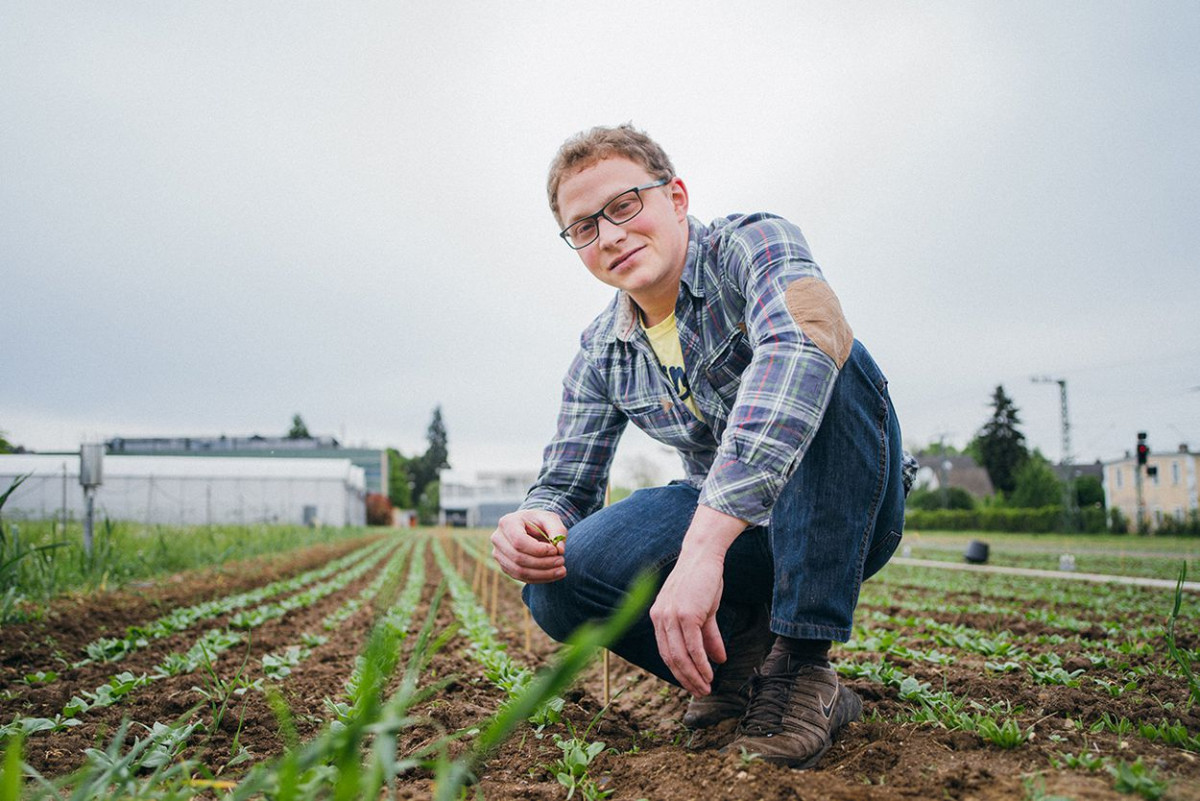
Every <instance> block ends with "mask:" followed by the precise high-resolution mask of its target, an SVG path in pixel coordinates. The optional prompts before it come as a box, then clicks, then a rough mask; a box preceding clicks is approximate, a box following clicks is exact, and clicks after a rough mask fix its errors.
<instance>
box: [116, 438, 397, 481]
mask: <svg viewBox="0 0 1200 801" xmlns="http://www.w3.org/2000/svg"><path fill="white" fill-rule="evenodd" d="M104 446H105V451H106V452H107V453H109V454H110V455H113V456H117V455H130V456H132V455H140V456H203V457H212V456H225V457H236V458H246V457H258V458H272V459H275V458H284V459H349V460H350V462H351V463H353V464H355V465H357V466H359V467H361V468H362V469H363V475H364V477H365V481H366V487H367V492H378V493H380V494H382V495H387V493H388V460H387V451H385V450H381V449H378V448H344V447H342V446H341V444H340V443H338V441H337V440H336V439H334V438H333V437H262V436H257V435H255V436H252V437H113V438H112V439H110V440H108V441H107V442H105V443H104Z"/></svg>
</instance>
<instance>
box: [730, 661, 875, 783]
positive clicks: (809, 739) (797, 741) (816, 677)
mask: <svg viewBox="0 0 1200 801" xmlns="http://www.w3.org/2000/svg"><path fill="white" fill-rule="evenodd" d="M780 661H781V662H782V664H779V663H776V664H775V665H772V666H771V669H770V670H769V671H766V672H762V673H759V674H758V675H756V676H754V678H753V680H752V681H751V690H750V706H749V708H748V709H747V710H746V716H745V717H744V718H743V719H742V722H741V723H740V724H739V725H738V730H737V735H736V736H735V737H734V739H733V742H731V743H730V744H729V745H727V746H725V748H722V749H721V751H722V752H723V753H724V752H727V751H731V752H738V751H741V749H745V750H746V752H747V753H752V754H758V755H759V756H760V757H762V758H763V759H764V760H766V761H767V762H777V763H780V764H783V765H790V766H791V767H793V768H810V767H812V766H813V765H815V764H816V763H817V760H819V759H820V758H821V756H822V755H823V754H824V753H825V752H826V751H828V750H829V746H830V745H831V744H832V743H833V738H834V737H835V736H837V733H838V732H839V731H840V730H841V729H842V727H843V726H845V725H846V724H847V723H850V722H851V721H855V720H860V719H861V718H862V699H861V698H859V697H858V695H857V694H855V692H854V691H853V690H851V689H850V688H848V687H846V686H844V685H842V684H841V683H840V682H839V681H838V677H837V673H836V672H835V671H834V670H833V669H832V668H827V667H817V666H815V665H801V666H799V667H797V668H795V669H791V663H790V662H789V661H788V660H787V659H786V658H784V659H782V660H780Z"/></svg>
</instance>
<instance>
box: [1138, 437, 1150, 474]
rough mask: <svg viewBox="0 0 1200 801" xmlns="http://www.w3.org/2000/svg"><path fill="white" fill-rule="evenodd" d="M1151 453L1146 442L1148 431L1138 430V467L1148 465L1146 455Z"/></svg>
mask: <svg viewBox="0 0 1200 801" xmlns="http://www.w3.org/2000/svg"><path fill="white" fill-rule="evenodd" d="M1149 455H1150V446H1149V445H1147V444H1146V432H1145V431H1139V432H1138V443H1137V463H1138V467H1144V466H1145V465H1146V457H1147V456H1149Z"/></svg>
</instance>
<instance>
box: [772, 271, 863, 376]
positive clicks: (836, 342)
mask: <svg viewBox="0 0 1200 801" xmlns="http://www.w3.org/2000/svg"><path fill="white" fill-rule="evenodd" d="M784 299H785V300H786V301H787V307H788V311H789V312H791V314H792V319H793V320H795V321H796V325H798V326H800V330H801V331H803V332H804V335H805V336H806V337H808V338H809V339H811V340H812V341H813V342H814V343H815V344H816V346H817V347H818V348H820V349H821V352H822V353H824V354H825V355H826V356H828V357H829V358H831V359H833V361H834V362H835V363H836V364H837V366H838V369H839V370H840V369H842V365H843V364H845V363H846V359H848V358H849V357H850V348H851V347H853V345H854V332H853V331H851V330H850V324H849V323H847V322H846V317H845V315H843V314H842V304H841V303H839V302H838V299H837V295H835V294H833V290H832V289H830V287H829V284H827V283H825V282H824V281H822V280H821V279H820V278H813V277H809V278H800V279H798V280H796V281H793V282H792V283H790V284H788V288H787V290H786V291H785V292H784Z"/></svg>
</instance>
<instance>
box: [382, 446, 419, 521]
mask: <svg viewBox="0 0 1200 801" xmlns="http://www.w3.org/2000/svg"><path fill="white" fill-rule="evenodd" d="M387 455H388V498H389V499H390V500H391V502H392V505H393V506H395V507H396V508H397V509H412V508H413V498H412V486H410V483H411V482H412V474H411V473H410V472H409V461H410V460H409V459H406V458H404V457H403V456H401V455H400V451H398V450H396V449H395V448H388V449H387Z"/></svg>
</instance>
